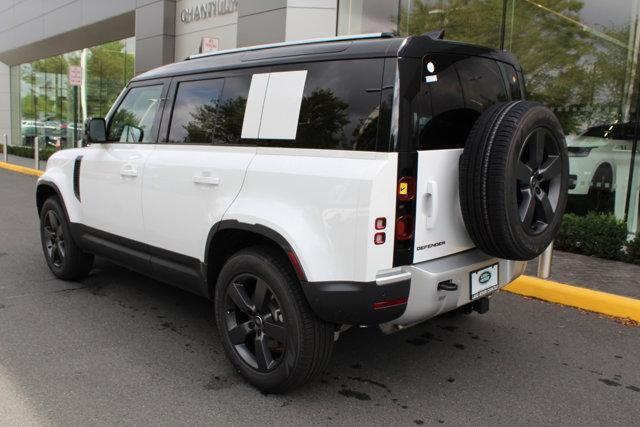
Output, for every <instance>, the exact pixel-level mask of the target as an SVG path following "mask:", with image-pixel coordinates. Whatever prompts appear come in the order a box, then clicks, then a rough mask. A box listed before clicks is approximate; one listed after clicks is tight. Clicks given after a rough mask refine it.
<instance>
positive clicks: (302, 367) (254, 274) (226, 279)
mask: <svg viewBox="0 0 640 427" xmlns="http://www.w3.org/2000/svg"><path fill="white" fill-rule="evenodd" d="M215 309H216V323H217V326H218V330H219V332H220V335H221V339H222V343H223V346H224V349H225V352H226V354H227V356H228V357H229V359H230V360H231V362H232V363H233V365H234V366H235V367H236V369H237V370H238V371H239V372H240V374H242V376H243V377H244V378H245V379H246V380H247V381H248V382H249V383H251V384H253V385H254V386H256V387H257V388H259V389H260V390H263V391H265V392H270V393H284V392H286V391H289V390H292V389H294V388H296V387H299V386H301V385H303V384H304V383H306V382H308V381H310V380H311V379H312V378H314V377H315V376H316V375H318V374H319V373H320V372H322V370H323V369H324V368H325V366H326V365H327V363H328V362H329V359H330V356H331V351H332V349H333V337H334V327H333V325H331V324H329V323H327V322H324V321H322V320H320V319H318V318H317V317H316V316H315V315H314V314H313V312H312V311H311V308H310V307H309V305H308V303H307V301H306V300H305V298H304V295H303V293H302V289H301V288H300V282H299V281H298V280H297V279H296V277H295V275H294V273H293V271H292V270H291V267H290V265H289V264H288V263H287V261H286V259H285V258H284V257H283V256H281V255H280V254H279V253H278V252H277V251H276V250H274V249H273V248H270V247H254V248H250V249H245V250H242V251H240V252H238V253H237V254H235V255H233V256H232V257H231V258H230V259H229V260H228V261H227V262H226V263H225V265H224V267H223V268H222V271H221V272H220V276H219V278H218V282H217V286H216V293H215Z"/></svg>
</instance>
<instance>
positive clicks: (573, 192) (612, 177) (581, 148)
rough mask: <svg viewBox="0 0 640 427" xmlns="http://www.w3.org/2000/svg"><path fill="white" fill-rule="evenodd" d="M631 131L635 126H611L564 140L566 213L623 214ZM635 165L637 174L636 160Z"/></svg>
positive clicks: (632, 124)
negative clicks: (567, 175)
mask: <svg viewBox="0 0 640 427" xmlns="http://www.w3.org/2000/svg"><path fill="white" fill-rule="evenodd" d="M635 129H636V124H635V123H612V124H604V125H600V126H593V127H590V128H588V129H587V130H586V131H585V132H584V133H582V134H581V135H577V136H568V137H567V149H568V151H569V174H570V175H569V206H568V210H569V211H574V212H576V213H587V212H589V211H595V212H614V211H616V212H617V211H621V212H623V210H624V201H625V198H626V194H627V180H628V176H629V165H630V162H631V152H632V148H633V137H634V132H636V130H635ZM635 163H636V165H635V166H636V170H638V169H637V168H638V167H639V166H640V162H639V161H638V158H636V160H635ZM616 197H617V199H616Z"/></svg>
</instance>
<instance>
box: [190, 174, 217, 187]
mask: <svg viewBox="0 0 640 427" xmlns="http://www.w3.org/2000/svg"><path fill="white" fill-rule="evenodd" d="M193 182H195V183H196V184H204V185H218V184H220V178H218V177H217V176H203V175H196V176H194V177H193Z"/></svg>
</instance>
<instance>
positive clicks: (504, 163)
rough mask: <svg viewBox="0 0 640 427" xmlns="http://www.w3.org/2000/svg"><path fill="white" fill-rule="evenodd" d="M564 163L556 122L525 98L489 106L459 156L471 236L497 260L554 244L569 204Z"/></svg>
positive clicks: (463, 202) (521, 257)
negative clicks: (524, 99) (567, 203)
mask: <svg viewBox="0 0 640 427" xmlns="http://www.w3.org/2000/svg"><path fill="white" fill-rule="evenodd" d="M568 170H569V160H568V156H567V147H566V142H565V139H564V134H563V132H562V128H561V126H560V123H559V122H558V119H557V118H556V117H555V115H554V114H553V113H552V112H551V111H550V110H549V109H548V108H546V107H544V106H543V105H541V104H539V103H536V102H531V101H512V102H502V103H499V104H496V105H493V106H492V107H491V108H489V109H488V110H487V111H485V112H484V113H483V114H482V115H481V116H480V117H479V118H478V120H477V121H476V123H475V125H474V126H473V128H472V130H471V133H470V134H469V137H468V139H467V141H466V144H465V147H464V152H463V154H462V157H461V158H460V171H459V173H460V207H461V209H462V216H463V218H464V223H465V225H466V227H467V231H468V233H469V236H470V237H471V239H472V240H473V242H474V243H475V244H476V246H477V247H478V248H480V249H481V250H482V251H483V252H485V253H487V254H489V255H493V256H495V257H498V258H505V259H513V260H529V259H532V258H534V257H536V256H538V255H539V254H540V253H542V251H544V249H545V248H546V247H547V246H548V245H549V244H550V243H551V242H552V241H553V239H554V237H555V235H556V233H557V231H558V228H559V226H560V222H561V221H562V215H563V213H564V208H565V205H566V202H567V185H568Z"/></svg>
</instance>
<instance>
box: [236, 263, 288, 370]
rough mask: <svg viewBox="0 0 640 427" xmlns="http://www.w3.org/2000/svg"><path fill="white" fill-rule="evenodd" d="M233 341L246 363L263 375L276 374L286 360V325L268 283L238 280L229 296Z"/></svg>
mask: <svg viewBox="0 0 640 427" xmlns="http://www.w3.org/2000/svg"><path fill="white" fill-rule="evenodd" d="M225 307H226V314H225V315H226V326H227V332H228V334H229V340H230V341H231V344H232V345H233V348H234V350H235V351H236V352H237V354H238V356H239V357H240V358H241V359H242V361H243V362H244V363H246V364H247V365H249V366H250V367H251V368H253V369H256V370H258V371H259V372H269V371H272V370H274V369H275V368H276V367H277V366H278V364H279V363H280V361H281V360H282V358H283V357H284V354H285V351H286V345H287V332H286V324H285V319H284V315H283V311H282V308H281V305H280V303H279V302H278V299H277V298H276V296H275V295H274V293H273V290H272V289H271V288H270V287H269V285H267V283H266V282H265V281H264V280H263V279H261V278H259V277H257V276H255V275H253V274H250V273H245V274H241V275H239V276H237V277H235V278H234V279H233V280H232V282H231V283H230V284H229V286H228V287H227V291H226V295H225Z"/></svg>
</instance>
